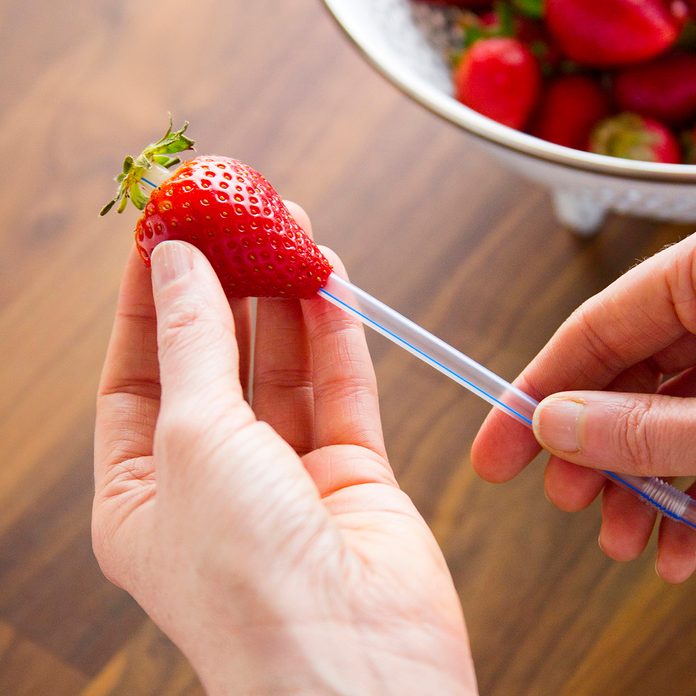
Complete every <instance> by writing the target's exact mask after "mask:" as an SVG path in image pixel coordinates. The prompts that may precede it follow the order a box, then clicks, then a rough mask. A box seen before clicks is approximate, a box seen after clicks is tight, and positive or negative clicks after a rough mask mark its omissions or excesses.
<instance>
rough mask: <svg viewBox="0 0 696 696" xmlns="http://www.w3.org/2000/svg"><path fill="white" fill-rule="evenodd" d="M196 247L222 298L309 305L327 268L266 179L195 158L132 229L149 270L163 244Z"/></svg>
mask: <svg viewBox="0 0 696 696" xmlns="http://www.w3.org/2000/svg"><path fill="white" fill-rule="evenodd" d="M170 239H177V240H182V241H185V242H189V243H191V244H193V245H194V246H196V247H198V248H199V249H200V250H201V251H202V252H203V253H204V254H205V255H206V257H207V258H208V260H209V261H210V263H211V265H212V266H213V268H214V269H215V272H216V273H217V275H218V277H219V278H220V282H221V283H222V286H223V289H224V290H225V293H226V294H227V296H228V297H249V296H253V297H293V298H310V297H313V296H314V295H315V294H316V292H317V291H318V290H319V289H320V288H321V287H323V286H324V285H325V284H326V282H327V280H328V277H329V274H330V273H331V266H330V264H329V263H328V261H327V260H326V258H325V257H324V256H323V254H322V253H321V252H320V251H319V249H318V248H317V247H316V245H315V244H314V242H313V241H312V240H311V239H310V238H309V237H308V236H307V235H306V234H305V233H304V231H303V230H302V229H301V228H300V227H299V225H298V224H297V222H295V220H294V218H293V217H292V215H290V212H289V211H288V209H287V208H286V207H285V205H284V204H283V202H282V200H281V199H280V197H279V196H278V194H277V193H276V192H275V190H274V189H273V187H272V186H271V185H270V184H269V183H268V181H266V179H265V178H264V177H263V176H262V175H261V174H259V173H258V172H256V171H255V170H253V169H252V168H251V167H248V166H247V165H245V164H243V163H241V162H239V161H237V160H233V159H230V158H226V157H197V158H195V159H193V160H190V161H189V162H186V163H184V164H183V165H182V166H181V167H179V168H178V169H177V170H176V171H175V172H174V173H173V174H172V176H171V177H170V178H169V179H167V180H166V181H165V182H164V183H163V184H162V185H160V186H159V187H158V188H157V189H155V190H154V191H153V192H152V194H151V195H150V200H149V201H148V202H147V205H146V206H145V210H144V212H143V215H142V217H141V218H140V219H139V220H138V222H137V224H136V229H135V243H136V246H137V248H138V251H139V252H140V255H141V257H142V258H143V260H144V261H145V263H146V264H148V265H149V259H150V254H151V253H152V250H153V249H154V248H155V246H156V245H157V244H159V243H160V242H162V241H164V240H170Z"/></svg>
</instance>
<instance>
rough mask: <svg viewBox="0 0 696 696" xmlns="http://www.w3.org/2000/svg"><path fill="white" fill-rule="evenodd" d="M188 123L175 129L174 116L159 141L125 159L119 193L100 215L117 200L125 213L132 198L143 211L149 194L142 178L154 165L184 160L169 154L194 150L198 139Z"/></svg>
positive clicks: (165, 164)
mask: <svg viewBox="0 0 696 696" xmlns="http://www.w3.org/2000/svg"><path fill="white" fill-rule="evenodd" d="M188 125H189V124H188V121H186V122H185V123H184V125H183V126H182V127H181V128H180V129H179V130H178V131H175V130H172V128H173V126H172V119H171V116H170V118H169V127H168V128H167V132H166V133H165V134H164V135H163V136H162V137H161V138H160V139H159V140H157V141H155V142H154V143H150V145H148V146H147V147H146V148H145V149H144V150H143V151H142V152H141V153H140V154H139V155H138V156H137V157H136V158H133V157H131V156H130V155H128V157H126V159H125V160H124V161H123V171H122V172H121V173H120V174H119V175H118V176H117V177H116V181H117V182H118V185H119V186H118V189H117V191H116V195H115V196H114V198H112V199H111V200H110V201H109V202H108V203H107V204H106V205H105V206H104V207H103V208H102V209H101V211H100V212H99V215H106V214H107V213H108V212H109V211H110V210H111V208H113V206H114V205H115V204H116V203H118V207H117V208H116V212H118V213H122V212H123V211H124V210H125V208H126V205H128V199H129V198H130V199H131V201H132V202H133V204H134V205H135V207H136V208H138V209H139V210H142V209H143V208H144V207H145V204H146V203H147V196H146V195H145V194H144V193H143V192H142V189H141V188H140V181H141V180H142V178H143V177H144V176H145V175H146V174H147V170H148V169H150V168H151V167H152V165H153V164H159V165H160V166H162V167H165V168H169V167H171V166H173V165H175V164H178V163H179V162H180V161H181V160H180V159H179V158H178V157H170V156H169V155H173V154H176V153H178V152H184V151H185V150H192V149H193V145H194V141H193V140H191V138H189V137H187V136H186V135H184V133H185V132H186V129H187V128H188Z"/></svg>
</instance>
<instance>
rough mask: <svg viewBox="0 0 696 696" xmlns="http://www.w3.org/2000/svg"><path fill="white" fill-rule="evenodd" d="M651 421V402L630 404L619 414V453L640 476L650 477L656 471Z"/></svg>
mask: <svg viewBox="0 0 696 696" xmlns="http://www.w3.org/2000/svg"><path fill="white" fill-rule="evenodd" d="M650 421H651V407H650V403H649V402H646V403H633V404H629V405H627V406H626V407H625V408H623V409H622V410H621V411H620V412H619V422H618V426H619V427H618V428H617V434H618V438H619V442H618V447H619V451H620V452H621V453H622V455H623V457H624V458H625V459H626V461H627V462H628V463H629V464H630V465H631V466H632V468H633V470H634V471H635V473H636V474H638V475H648V474H650V473H651V472H653V471H654V470H655V464H656V462H655V448H654V446H653V438H652V436H651V428H650Z"/></svg>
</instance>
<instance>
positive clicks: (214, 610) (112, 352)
mask: <svg viewBox="0 0 696 696" xmlns="http://www.w3.org/2000/svg"><path fill="white" fill-rule="evenodd" d="M289 205H290V208H291V212H292V213H293V215H294V216H295V217H296V219H297V220H298V222H299V223H300V224H301V225H302V226H303V227H304V228H305V229H306V230H307V231H310V226H309V220H308V219H307V216H306V214H305V213H304V211H302V209H300V208H299V207H297V206H295V205H293V204H289ZM326 254H327V256H328V258H329V260H330V261H331V262H332V263H333V265H334V267H335V268H336V269H337V272H339V273H343V268H342V266H341V264H340V261H339V260H338V259H337V258H336V257H335V255H333V254H332V253H331V252H329V251H328V250H327V251H326ZM232 307H233V311H234V314H233V311H232V310H231V308H230V303H229V302H228V301H227V299H226V298H225V297H224V295H223V293H222V290H221V288H220V285H219V282H218V281H217V278H216V276H215V274H214V272H213V271H212V269H211V267H210V265H209V264H208V262H207V261H206V259H205V258H204V257H203V256H202V255H201V254H200V253H199V252H198V251H197V250H195V249H194V248H193V247H190V246H188V245H186V244H183V243H170V242H167V243H163V244H161V245H159V246H158V247H157V249H156V250H155V252H154V253H153V257H152V273H151V272H150V270H148V269H146V268H145V267H144V266H143V264H142V262H141V260H140V259H139V258H138V257H137V255H136V254H135V253H133V254H132V255H131V258H130V259H129V261H128V264H127V268H126V272H125V276H124V278H123V283H122V287H121V293H120V298H119V301H118V310H117V316H116V320H115V324H114V328H113V333H112V337H111V342H110V345H109V349H108V353H107V357H106V361H105V365H104V370H103V374H102V380H101V384H100V388H99V396H98V404H97V406H98V408H97V423H96V436H95V477H96V495H95V500H94V514H93V542H94V549H95V553H96V556H97V559H98V561H99V563H100V565H101V567H102V570H103V571H104V573H105V574H106V576H107V577H108V578H109V579H111V580H112V581H113V582H114V583H115V584H117V585H119V586H120V587H122V588H124V589H125V590H127V591H128V592H129V593H130V594H132V595H133V597H134V598H135V599H136V600H137V601H138V602H139V603H140V605H141V606H142V607H143V609H144V610H145V611H146V612H147V613H148V614H149V615H150V616H151V617H152V618H153V620H154V621H155V622H156V623H157V624H158V625H159V626H160V627H161V628H162V630H163V631H164V632H165V633H166V634H167V635H169V637H170V638H171V639H172V640H173V641H174V642H175V643H176V644H177V645H178V646H179V648H180V649H181V650H182V651H183V652H184V653H185V654H186V656H187V657H188V658H189V660H190V661H191V664H192V665H193V667H194V668H195V669H196V671H197V673H198V674H199V676H200V678H201V681H202V682H203V684H204V686H205V687H206V690H207V691H208V692H209V693H211V694H252V693H253V694H332V693H336V694H361V695H362V694H390V693H394V694H422V693H442V694H450V693H451V694H466V695H472V694H476V693H477V687H476V679H475V675H474V669H473V664H472V661H471V655H470V650H469V645H468V638H467V633H466V628H465V624H464V619H463V615H462V611H461V605H460V603H459V600H458V597H457V593H456V591H455V588H454V585H453V582H452V578H451V576H450V574H449V571H448V569H447V566H446V564H445V561H444V558H443V556H442V553H441V551H440V549H439V547H438V545H437V543H436V541H435V539H434V538H433V536H432V534H431V532H430V530H429V529H428V527H427V525H426V524H425V522H424V521H423V519H422V517H421V516H420V515H419V513H418V512H417V510H416V509H415V507H414V506H413V503H412V502H411V500H410V499H409V498H408V496H407V495H406V494H404V493H403V492H402V491H401V490H400V489H399V487H398V485H397V483H396V481H395V479H394V474H393V472H392V470H391V468H390V466H389V463H388V461H387V458H386V454H385V449H384V442H383V438H382V432H381V425H380V416H379V408H378V399H377V389H376V385H375V376H374V371H373V368H372V364H371V361H370V358H369V354H368V351H367V346H366V343H365V337H364V333H363V330H362V327H361V326H360V325H359V324H358V323H356V322H355V321H354V320H353V319H351V318H349V317H347V316H346V315H345V314H343V313H342V312H341V311H340V310H338V309H336V308H334V307H332V306H331V305H330V304H328V303H326V302H324V301H323V300H321V299H320V298H315V299H312V300H307V301H291V300H260V301H259V304H258V319H257V346H256V353H255V363H254V369H255V374H254V391H253V403H252V405H251V406H250V405H249V403H248V402H247V401H246V400H245V387H244V385H243V384H242V383H241V381H240V373H241V374H243V375H244V374H246V372H247V370H246V366H247V365H248V359H249V356H248V348H247V343H248V341H247V336H248V316H247V311H246V310H247V307H246V303H245V302H244V301H238V302H234V303H233V304H232ZM240 364H241V371H240Z"/></svg>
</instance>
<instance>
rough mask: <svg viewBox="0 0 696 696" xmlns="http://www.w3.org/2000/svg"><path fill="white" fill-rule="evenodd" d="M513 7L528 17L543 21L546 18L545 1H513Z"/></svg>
mask: <svg viewBox="0 0 696 696" xmlns="http://www.w3.org/2000/svg"><path fill="white" fill-rule="evenodd" d="M512 6H513V7H514V8H515V9H516V10H517V11H518V12H520V13H522V14H524V15H527V17H533V18H534V19H541V17H543V16H544V9H545V8H544V0H512Z"/></svg>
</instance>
